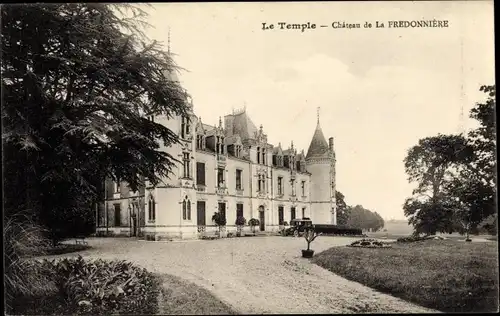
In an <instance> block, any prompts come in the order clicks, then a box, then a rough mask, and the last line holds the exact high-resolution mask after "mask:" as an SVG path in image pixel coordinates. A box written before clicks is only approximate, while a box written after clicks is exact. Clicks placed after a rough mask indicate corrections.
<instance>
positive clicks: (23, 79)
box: [1, 3, 187, 239]
mask: <svg viewBox="0 0 500 316" xmlns="http://www.w3.org/2000/svg"><path fill="white" fill-rule="evenodd" d="M1 14H2V22H1V23H2V33H1V39H2V56H3V58H2V65H1V71H2V93H3V95H2V96H3V102H2V123H3V127H4V129H3V133H2V140H3V145H4V153H5V156H4V163H5V168H4V170H5V173H4V185H5V186H6V187H9V188H10V189H9V190H8V191H6V192H5V195H4V215H5V216H12V214H14V213H16V212H18V211H19V210H26V211H29V212H30V213H31V214H33V215H34V216H35V220H36V221H37V223H40V224H44V225H46V226H47V227H48V228H50V230H51V231H52V233H53V234H52V237H53V238H54V239H57V238H62V237H63V236H65V235H66V234H67V233H68V232H69V230H66V231H62V230H61V229H62V226H61V223H64V224H65V225H67V224H68V223H72V222H77V221H78V222H79V223H78V224H77V225H76V227H73V228H74V229H81V230H82V232H85V233H88V231H87V228H88V227H90V225H91V223H90V222H88V219H90V217H94V215H93V214H94V212H95V204H96V202H97V200H98V199H99V198H100V196H99V193H100V192H102V191H103V190H101V184H103V182H104V179H105V178H107V177H109V178H112V179H113V180H115V181H116V180H117V179H121V180H123V181H126V182H127V183H129V184H130V187H131V188H132V189H133V190H136V189H137V188H138V186H139V185H141V184H142V182H143V181H142V179H144V177H147V178H148V180H150V181H151V182H152V184H153V185H155V184H157V183H158V182H159V181H160V180H161V178H162V177H166V176H168V175H169V173H170V171H171V168H172V167H173V165H174V163H175V161H176V159H175V158H174V157H172V156H170V155H169V154H168V153H166V152H165V151H162V150H161V148H160V146H161V145H163V146H169V145H171V144H174V143H177V142H178V141H179V140H178V136H177V135H176V134H175V133H174V132H173V131H171V130H170V129H168V128H167V127H165V126H163V125H161V124H158V123H155V122H154V121H151V120H148V119H147V118H146V115H149V114H162V115H164V116H166V117H167V118H171V117H173V116H176V115H184V114H185V113H186V108H187V107H186V102H185V100H186V94H185V91H184V90H183V89H182V88H181V87H180V86H179V84H178V83H177V82H173V81H172V80H170V75H169V73H170V72H172V71H175V69H176V67H175V65H174V63H173V61H172V59H171V57H170V56H169V55H168V54H166V53H164V52H163V51H162V47H161V46H160V45H159V44H158V43H156V42H150V41H149V40H148V39H147V38H146V37H145V36H144V35H143V33H142V27H143V26H144V16H145V15H144V13H143V12H142V11H140V10H139V9H138V8H135V7H133V6H131V5H128V4H119V5H110V4H102V3H89V4H84V3H81V4H76V3H71V4H64V3H61V4H51V5H40V4H34V5H31V4H27V5H22V6H18V5H15V6H14V5H4V6H2V8H1ZM126 15H132V17H130V16H126ZM65 225H63V226H65Z"/></svg>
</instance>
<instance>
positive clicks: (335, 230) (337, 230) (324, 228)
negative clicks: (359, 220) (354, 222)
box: [314, 224, 363, 236]
mask: <svg viewBox="0 0 500 316" xmlns="http://www.w3.org/2000/svg"><path fill="white" fill-rule="evenodd" d="M314 230H315V231H316V232H318V233H323V234H326V235H349V236H359V235H362V234H363V232H362V231H361V229H359V228H352V227H346V226H339V225H328V224H316V225H314Z"/></svg>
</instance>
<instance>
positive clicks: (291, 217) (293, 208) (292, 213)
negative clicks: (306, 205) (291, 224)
mask: <svg viewBox="0 0 500 316" xmlns="http://www.w3.org/2000/svg"><path fill="white" fill-rule="evenodd" d="M295 216H296V215H295V207H292V208H291V209H290V220H292V219H295Z"/></svg>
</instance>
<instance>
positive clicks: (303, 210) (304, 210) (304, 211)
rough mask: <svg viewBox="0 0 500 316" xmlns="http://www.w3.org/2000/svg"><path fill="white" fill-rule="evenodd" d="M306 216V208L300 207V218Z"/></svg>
mask: <svg viewBox="0 0 500 316" xmlns="http://www.w3.org/2000/svg"><path fill="white" fill-rule="evenodd" d="M304 217H306V208H305V207H303V208H302V218H304Z"/></svg>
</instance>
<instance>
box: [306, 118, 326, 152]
mask: <svg viewBox="0 0 500 316" xmlns="http://www.w3.org/2000/svg"><path fill="white" fill-rule="evenodd" d="M329 154H330V149H329V147H328V142H327V141H326V139H325V135H323V131H322V130H321V126H320V125H319V112H318V123H317V125H316V130H315V131H314V135H313V138H312V140H311V144H310V145H309V149H308V150H307V155H306V159H310V158H328V157H329Z"/></svg>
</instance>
